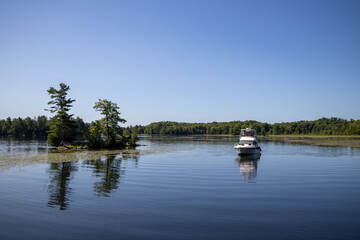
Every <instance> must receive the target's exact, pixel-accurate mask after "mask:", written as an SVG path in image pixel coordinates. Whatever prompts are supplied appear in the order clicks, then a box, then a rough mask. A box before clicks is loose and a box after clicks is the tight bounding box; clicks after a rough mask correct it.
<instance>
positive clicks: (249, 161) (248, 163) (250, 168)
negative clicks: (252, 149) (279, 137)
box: [235, 154, 261, 183]
mask: <svg viewBox="0 0 360 240" xmlns="http://www.w3.org/2000/svg"><path fill="white" fill-rule="evenodd" d="M260 156H261V154H252V155H244V156H238V157H237V158H236V160H235V162H236V163H237V164H238V165H239V167H240V174H241V180H242V182H243V183H255V182H256V176H257V166H258V161H259V160H260Z"/></svg>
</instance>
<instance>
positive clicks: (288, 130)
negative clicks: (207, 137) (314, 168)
mask: <svg viewBox="0 0 360 240" xmlns="http://www.w3.org/2000/svg"><path fill="white" fill-rule="evenodd" d="M248 127H251V128H253V129H256V130H257V132H258V134H259V135H284V134H312V135H360V120H356V121H355V120H352V119H351V120H350V121H348V120H345V119H341V118H335V117H333V118H321V119H318V120H315V121H298V122H283V123H275V124H269V123H262V122H257V121H232V122H212V123H178V122H155V123H151V124H149V125H147V126H135V127H130V129H135V130H136V131H138V133H139V134H161V135H192V134H232V135H239V134H240V130H241V129H244V128H248Z"/></svg>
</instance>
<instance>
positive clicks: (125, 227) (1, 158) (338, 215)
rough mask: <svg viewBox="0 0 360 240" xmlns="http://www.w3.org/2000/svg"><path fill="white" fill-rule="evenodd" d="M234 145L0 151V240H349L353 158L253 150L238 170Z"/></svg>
mask: <svg viewBox="0 0 360 240" xmlns="http://www.w3.org/2000/svg"><path fill="white" fill-rule="evenodd" d="M234 141H235V139H234V138H231V137H225V138H219V137H211V138H210V137H209V138H206V137H177V138H175V137H152V138H143V139H142V140H141V143H142V144H144V145H147V146H142V147H139V148H138V149H137V150H125V151H104V152H103V151H95V152H80V153H71V154H59V153H53V152H52V151H51V150H49V149H48V148H47V146H46V143H44V142H41V141H32V142H26V141H25V142H24V141H4V140H3V141H0V230H1V231H0V239H40V238H42V239H114V238H123V239H241V238H242V239H281V238H284V239H286V238H287V239H309V238H313V239H360V233H359V230H358V229H359V226H360V207H359V202H360V191H359V190H360V150H359V149H358V148H348V147H317V146H310V145H297V144H287V143H275V142H263V143H261V147H262V149H263V152H262V155H261V156H253V157H246V158H243V157H242V158H240V157H238V156H237V154H236V151H235V150H234V149H233V142H234ZM17 159H18V161H17ZM9 162H10V163H12V164H9Z"/></svg>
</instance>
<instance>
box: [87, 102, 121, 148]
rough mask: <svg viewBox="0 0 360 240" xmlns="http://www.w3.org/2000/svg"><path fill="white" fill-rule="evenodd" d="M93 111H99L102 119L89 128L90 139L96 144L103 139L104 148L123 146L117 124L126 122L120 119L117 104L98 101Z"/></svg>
mask: <svg viewBox="0 0 360 240" xmlns="http://www.w3.org/2000/svg"><path fill="white" fill-rule="evenodd" d="M94 109H95V110H96V111H99V112H100V113H101V115H104V117H103V118H102V119H100V120H97V121H95V123H94V124H93V125H92V127H91V128H90V135H91V136H90V139H94V140H96V141H97V142H98V141H99V140H100V139H103V140H104V144H103V145H104V146H105V147H116V146H119V145H121V144H124V143H122V141H121V129H120V126H119V123H125V122H126V120H125V119H122V118H121V117H120V114H121V113H120V112H119V111H118V110H119V109H120V108H119V107H118V106H117V104H116V103H113V102H111V101H109V100H106V99H99V101H98V102H96V103H95V106H94ZM99 135H100V136H99Z"/></svg>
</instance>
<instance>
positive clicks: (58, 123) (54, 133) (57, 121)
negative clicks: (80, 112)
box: [47, 83, 76, 146]
mask: <svg viewBox="0 0 360 240" xmlns="http://www.w3.org/2000/svg"><path fill="white" fill-rule="evenodd" d="M59 86H60V89H59V90H57V89H55V88H53V87H51V88H50V89H49V90H47V91H48V93H49V95H50V97H51V99H52V100H51V101H49V102H48V104H49V105H51V107H50V109H47V110H48V111H50V112H51V113H56V115H55V116H54V117H53V118H52V119H51V120H50V130H49V132H48V133H49V134H48V142H49V144H50V145H52V146H57V145H59V144H60V143H64V142H71V141H73V140H75V138H76V123H75V121H74V120H73V119H72V116H73V114H68V111H69V110H70V108H71V107H72V103H73V102H75V100H74V99H71V98H66V96H67V92H68V91H69V90H70V87H69V86H67V85H66V84H64V83H60V85H59Z"/></svg>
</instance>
